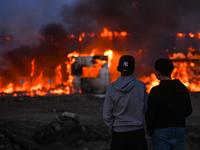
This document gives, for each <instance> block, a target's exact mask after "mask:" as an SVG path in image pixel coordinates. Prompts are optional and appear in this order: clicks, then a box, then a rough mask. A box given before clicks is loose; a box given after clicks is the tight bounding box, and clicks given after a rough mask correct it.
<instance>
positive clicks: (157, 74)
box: [156, 70, 162, 80]
mask: <svg viewBox="0 0 200 150" xmlns="http://www.w3.org/2000/svg"><path fill="white" fill-rule="evenodd" d="M161 76H162V75H161V74H160V72H159V71H157V70H156V77H157V78H158V80H160V79H161Z"/></svg>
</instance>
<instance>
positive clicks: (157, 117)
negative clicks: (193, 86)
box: [145, 58, 192, 150]
mask: <svg viewBox="0 0 200 150" xmlns="http://www.w3.org/2000/svg"><path fill="white" fill-rule="evenodd" d="M173 69H174V66H173V63H172V62H171V61H170V60H169V59H164V58H160V59H158V60H157V61H156V62H155V71H156V77H157V78H158V79H159V80H160V84H159V85H158V86H155V87H153V88H152V89H151V91H150V94H149V98H148V108H147V112H146V115H145V120H146V125H147V130H148V132H149V135H150V136H151V140H152V144H153V150H161V149H162V150H175V149H176V150H184V148H185V120H186V117H188V116H189V115H190V114H191V113H192V106H191V100H190V95H189V91H188V89H187V88H186V87H185V85H183V84H182V83H181V82H180V81H179V80H178V79H174V80H172V79H171V72H172V70H173Z"/></svg>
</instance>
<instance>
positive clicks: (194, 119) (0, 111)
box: [0, 93, 200, 150]
mask: <svg viewBox="0 0 200 150" xmlns="http://www.w3.org/2000/svg"><path fill="white" fill-rule="evenodd" d="M191 100H192V105H193V113H192V115H191V116H190V117H188V118H187V121H186V150H199V149H200V93H191ZM103 102H104V95H65V96H44V97H31V98H30V97H0V127H3V128H6V129H11V130H15V131H19V132H22V133H24V134H27V135H28V136H30V137H33V135H34V134H35V132H36V130H38V129H40V128H41V127H42V126H43V127H44V126H45V125H46V126H48V125H49V124H51V122H52V121H53V120H55V119H56V118H57V117H58V116H59V115H61V114H62V113H63V112H73V113H75V114H76V115H77V116H78V117H79V121H80V126H81V128H83V127H84V128H85V127H87V128H92V129H93V131H94V129H95V131H96V133H97V132H98V134H99V136H101V138H96V140H91V141H90V140H87V141H83V140H82V141H80V140H79V141H78V144H79V147H77V144H76V145H73V146H71V147H70V146H69V145H68V147H66V143H63V142H55V143H48V144H42V145H41V144H40V148H38V150H44V149H45V150H47V149H48V150H51V149H57V150H58V149H60V150H61V149H63V150H64V149H65V150H66V149H72V150H78V149H80V150H109V146H110V135H109V134H108V133H107V128H106V126H105V124H104V123H103V119H102V109H103ZM90 131H91V130H90ZM145 132H146V126H145ZM88 133H89V132H88ZM90 133H91V132H90ZM92 133H94V132H92ZM80 134H81V133H80ZM100 134H101V135H100ZM146 138H147V142H148V147H149V150H151V149H152V145H151V140H150V138H149V136H148V134H147V132H146ZM1 149H5V147H3V146H0V150H1Z"/></svg>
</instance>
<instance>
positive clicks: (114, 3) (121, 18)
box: [61, 0, 200, 34]
mask: <svg viewBox="0 0 200 150" xmlns="http://www.w3.org/2000/svg"><path fill="white" fill-rule="evenodd" d="M135 6H138V7H137V8H136V7H135ZM199 6H200V1H198V0H193V1H190V0H162V1H160V0H126V1H124V0H109V1H108V0H98V1H94V0H81V1H78V2H77V3H76V4H75V5H74V7H72V6H70V5H65V6H63V8H62V11H61V15H62V17H63V19H64V20H65V21H66V23H67V24H69V25H70V31H71V32H75V31H76V30H77V28H81V29H82V30H83V31H86V32H87V31H100V30H101V29H102V27H104V26H105V27H108V28H110V29H112V30H117V31H121V30H126V31H128V32H131V33H132V34H143V33H150V34H158V33H174V32H175V33H176V32H197V31H199V27H198V26H197V24H198V25H200V21H198V20H196V18H195V16H196V17H197V16H200V12H199ZM193 23H194V24H195V25H192V24H193ZM190 25H191V26H190ZM195 26H196V27H198V28H194V27H195Z"/></svg>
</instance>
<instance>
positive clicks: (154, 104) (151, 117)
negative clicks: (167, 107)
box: [145, 88, 158, 136]
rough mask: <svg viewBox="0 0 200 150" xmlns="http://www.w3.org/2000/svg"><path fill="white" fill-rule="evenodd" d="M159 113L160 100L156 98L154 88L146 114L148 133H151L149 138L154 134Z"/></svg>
mask: <svg viewBox="0 0 200 150" xmlns="http://www.w3.org/2000/svg"><path fill="white" fill-rule="evenodd" d="M157 112H158V99H157V96H156V92H155V88H152V90H151V91H150V94H149V97H148V107H147V112H146V114H145V121H146V125H147V131H148V132H149V136H151V135H152V134H153V131H154V123H155V120H156V114H157Z"/></svg>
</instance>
